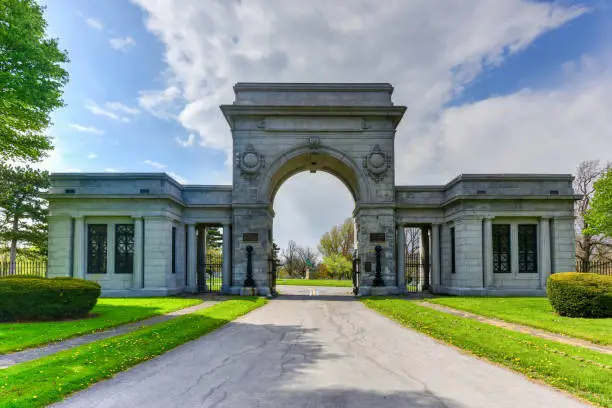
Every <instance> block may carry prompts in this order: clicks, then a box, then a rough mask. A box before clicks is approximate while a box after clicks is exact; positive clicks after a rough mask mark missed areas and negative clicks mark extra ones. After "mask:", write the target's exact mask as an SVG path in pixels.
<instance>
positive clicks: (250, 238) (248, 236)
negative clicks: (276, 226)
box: [242, 232, 259, 242]
mask: <svg viewBox="0 0 612 408" xmlns="http://www.w3.org/2000/svg"><path fill="white" fill-rule="evenodd" d="M242 242H259V234H258V233H256V232H245V233H243V234H242Z"/></svg>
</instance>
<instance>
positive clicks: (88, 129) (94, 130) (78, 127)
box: [68, 123, 104, 135]
mask: <svg viewBox="0 0 612 408" xmlns="http://www.w3.org/2000/svg"><path fill="white" fill-rule="evenodd" d="M68 127H70V128H72V129H75V130H78V131H79V132H86V133H94V134H96V135H103V134H104V131H103V130H100V129H97V128H95V127H93V126H82V125H77V124H75V123H70V124H69V125H68Z"/></svg>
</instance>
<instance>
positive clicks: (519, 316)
mask: <svg viewBox="0 0 612 408" xmlns="http://www.w3.org/2000/svg"><path fill="white" fill-rule="evenodd" d="M428 302H432V303H437V304H440V305H445V306H449V307H453V308H455V309H460V310H465V311H466V312H472V313H475V314H479V315H482V316H487V317H495V318H497V319H501V320H505V321H507V322H512V323H520V324H524V325H526V326H531V327H536V328H538V329H544V330H548V331H550V332H554V333H561V334H565V335H568V336H573V337H578V338H581V339H585V340H589V341H592V342H593V343H599V344H612V319H580V318H571V317H562V316H558V315H556V314H555V313H554V312H553V309H552V307H551V306H550V303H549V302H548V299H547V298H542V297H539V298H533V297H523V298H518V297H513V298H485V297H478V298H469V297H444V298H437V299H428Z"/></svg>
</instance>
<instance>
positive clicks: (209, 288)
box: [197, 253, 223, 293]
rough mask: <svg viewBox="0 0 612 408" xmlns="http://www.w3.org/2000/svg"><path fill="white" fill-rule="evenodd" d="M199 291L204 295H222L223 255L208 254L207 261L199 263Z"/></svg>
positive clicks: (203, 260)
mask: <svg viewBox="0 0 612 408" xmlns="http://www.w3.org/2000/svg"><path fill="white" fill-rule="evenodd" d="M197 275H198V291H199V292H202V293H221V285H222V283H223V254H221V253H213V254H206V259H202V260H200V262H198V268H197Z"/></svg>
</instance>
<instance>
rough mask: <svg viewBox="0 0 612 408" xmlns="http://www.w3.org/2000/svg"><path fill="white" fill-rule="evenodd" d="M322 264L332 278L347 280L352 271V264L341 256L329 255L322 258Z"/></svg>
mask: <svg viewBox="0 0 612 408" xmlns="http://www.w3.org/2000/svg"><path fill="white" fill-rule="evenodd" d="M323 264H324V265H325V266H326V267H327V271H328V272H329V274H331V276H332V278H336V279H348V278H349V277H350V276H351V273H352V271H353V263H352V262H351V261H349V260H348V259H346V257H345V256H344V255H342V254H331V255H329V256H326V257H324V258H323Z"/></svg>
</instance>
